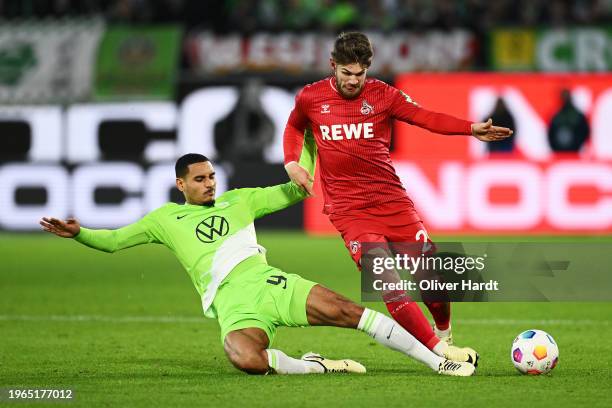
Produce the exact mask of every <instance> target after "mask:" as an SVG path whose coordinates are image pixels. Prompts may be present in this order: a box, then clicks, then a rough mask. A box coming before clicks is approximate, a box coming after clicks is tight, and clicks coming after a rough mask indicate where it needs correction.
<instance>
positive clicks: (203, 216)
mask: <svg viewBox="0 0 612 408" xmlns="http://www.w3.org/2000/svg"><path fill="white" fill-rule="evenodd" d="M315 162H316V145H315V142H314V138H313V137H312V135H311V134H308V135H307V136H306V137H305V138H304V148H303V149H302V156H301V157H300V164H301V165H302V166H304V167H305V168H306V169H308V171H309V172H310V173H311V174H314V168H315ZM306 197H307V193H306V192H305V191H304V190H302V189H301V188H300V187H299V186H298V185H297V184H295V183H293V182H288V183H285V184H280V185H276V186H272V187H265V188H241V189H236V190H231V191H228V192H226V193H224V194H222V195H221V196H219V197H218V198H217V199H216V201H215V204H214V205H213V206H202V205H192V204H182V205H181V204H176V203H168V204H166V205H164V206H162V207H160V208H158V209H156V210H154V211H152V212H150V213H148V214H146V215H145V216H144V217H143V218H141V219H140V220H138V221H137V222H135V223H133V224H130V225H127V226H125V227H122V228H119V229H115V230H92V229H88V228H84V227H81V231H80V233H79V234H78V235H77V236H76V237H75V239H76V240H77V241H79V242H80V243H82V244H84V245H87V246H89V247H92V248H95V249H98V250H102V251H106V252H115V251H118V250H120V249H124V248H129V247H133V246H135V245H141V244H147V243H157V244H163V245H164V246H166V247H168V248H169V249H170V250H171V251H172V252H173V253H174V254H175V255H176V257H177V258H178V260H179V261H180V263H181V264H182V265H183V267H184V268H185V270H186V271H187V273H188V274H189V276H190V277H191V280H192V281H193V284H194V285H195V288H196V290H197V291H198V293H199V294H200V296H201V298H202V308H203V310H204V314H205V315H206V316H208V317H213V318H215V317H216V316H215V312H214V309H213V308H211V307H210V306H211V304H212V301H213V299H214V297H215V294H216V292H217V288H218V287H219V285H220V284H221V282H222V281H223V279H224V278H225V277H226V276H227V275H228V274H229V273H230V272H231V271H232V269H234V267H236V265H238V264H239V263H240V262H242V261H244V260H245V259H247V258H249V257H255V258H256V259H260V261H261V263H266V258H265V251H266V250H265V248H264V247H262V246H261V245H259V244H258V243H257V237H256V234H255V226H254V223H253V221H254V220H255V219H257V218H260V217H263V216H264V215H268V214H270V213H273V212H275V211H279V210H282V209H284V208H286V207H288V206H290V205H292V204H295V203H297V202H299V201H301V200H303V199H304V198H306Z"/></svg>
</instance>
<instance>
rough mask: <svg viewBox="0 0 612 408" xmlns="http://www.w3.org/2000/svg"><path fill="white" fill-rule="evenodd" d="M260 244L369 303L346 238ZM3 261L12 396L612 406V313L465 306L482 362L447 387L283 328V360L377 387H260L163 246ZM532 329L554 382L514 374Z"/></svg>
mask: <svg viewBox="0 0 612 408" xmlns="http://www.w3.org/2000/svg"><path fill="white" fill-rule="evenodd" d="M259 239H260V243H261V244H262V245H264V246H266V247H267V248H268V260H269V261H270V263H271V264H272V265H275V266H277V267H280V268H282V269H284V270H286V271H287V272H294V273H299V274H301V275H302V276H304V277H307V278H309V279H312V280H315V281H318V282H320V283H322V284H324V285H326V286H328V287H330V288H332V289H334V290H337V291H339V292H341V293H343V294H345V295H347V296H349V297H350V298H352V299H354V300H359V278H358V273H357V271H356V270H355V268H354V266H353V264H352V262H351V260H350V258H349V256H348V254H347V253H346V249H345V248H344V247H343V244H342V242H341V241H340V239H338V238H310V237H307V236H305V235H303V234H300V233H260V234H259ZM607 241H610V239H609V238H608V239H607ZM0 261H1V263H0V269H1V272H0V388H4V390H3V391H2V392H3V393H4V395H6V388H19V389H37V388H38V389H43V388H47V389H48V388H55V389H63V388H71V389H73V390H74V396H75V399H74V400H73V401H72V402H67V403H68V404H69V406H86V407H92V406H112V407H115V406H130V407H139V406H144V407H152V406H155V407H157V406H236V405H244V406H248V407H259V406H266V407H271V406H283V407H299V406H322V407H324V406H330V407H331V406H333V407H343V406H347V407H349V406H350V407H366V406H369V407H375V406H385V407H390V406H411V407H428V406H433V407H455V406H459V407H461V406H471V407H474V406H476V407H478V406H495V407H500V406H508V407H513V408H515V407H516V406H530V407H532V406H533V407H535V406H557V407H559V406H562V407H565V406H587V405H588V406H594V407H595V406H602V407H603V406H606V407H607V406H610V405H609V404H610V397H611V395H610V394H611V392H610V385H611V384H612V371H611V368H610V367H611V365H612V340H611V339H612V324H611V322H612V320H611V319H612V317H611V316H612V303H486V304H485V303H480V304H478V303H463V304H455V305H454V309H453V319H454V320H453V325H454V326H453V331H454V336H455V340H456V342H457V343H459V344H462V345H463V344H464V345H469V346H472V347H474V348H475V349H477V350H478V351H479V352H480V354H481V356H482V359H481V364H480V366H479V368H478V373H477V376H475V377H472V378H449V377H441V376H438V375H436V374H435V373H433V372H431V371H430V370H429V369H427V368H426V367H425V366H422V365H420V364H418V363H416V362H414V361H412V360H410V359H408V358H406V357H404V356H403V355H401V354H399V353H396V352H393V351H390V350H386V349H385V348H383V347H382V346H380V345H378V344H377V343H375V342H374V341H373V340H372V339H370V338H369V337H367V336H366V335H365V334H363V333H359V332H357V331H351V330H343V329H336V328H297V329H296V328H294V329H290V328H281V329H280V330H279V333H278V335H277V339H276V343H275V347H277V348H280V349H282V350H284V351H285V352H286V353H287V354H289V355H292V356H300V355H301V354H302V353H304V352H307V351H311V350H313V351H317V352H320V353H323V354H325V355H328V356H330V357H350V358H353V359H355V360H358V361H360V362H362V363H363V364H364V365H365V366H366V367H367V368H368V374H366V375H363V376H348V375H318V376H315V375H311V376H265V377H263V376H262V377H257V376H248V375H246V374H242V373H240V372H239V371H237V370H235V369H234V368H233V367H232V366H231V365H230V364H229V362H227V360H226V359H225V356H224V354H223V350H222V347H221V344H220V340H219V328H218V326H217V323H216V322H215V321H213V320H209V319H206V318H204V317H203V316H202V314H201V306H200V300H199V298H198V296H197V293H196V292H195V289H194V288H193V287H192V284H191V281H190V279H189V278H188V276H187V274H186V273H185V272H184V271H183V270H182V269H181V267H180V265H179V264H178V262H177V261H176V260H175V259H174V257H173V256H172V254H171V253H170V252H169V251H168V250H166V249H165V248H163V247H161V246H157V245H147V246H142V247H138V248H132V249H128V250H125V251H122V252H119V253H116V254H113V255H109V254H104V253H100V252H96V251H94V250H91V249H89V248H85V247H83V246H81V245H79V244H78V243H76V242H72V241H71V240H66V239H60V238H56V237H52V236H44V235H42V234H2V235H0ZM368 306H369V307H373V308H376V309H378V310H384V306H383V305H381V304H368ZM426 314H427V312H426ZM529 328H538V329H542V330H546V331H548V332H549V333H550V334H552V335H553V336H554V338H555V340H556V341H557V343H558V344H559V349H560V362H559V365H558V367H557V368H556V369H555V370H554V371H553V372H552V374H551V375H547V376H540V377H527V376H522V375H519V374H518V373H517V372H516V371H515V369H514V367H513V366H512V364H511V362H510V358H509V354H510V350H509V349H510V345H511V342H512V340H513V338H514V337H515V336H516V335H517V334H518V333H519V332H521V331H523V330H526V329H529ZM41 403H42V404H44V402H31V405H34V406H38V405H40V404H41ZM0 404H6V405H13V403H11V402H7V401H6V400H4V401H3V402H0ZM25 404H28V402H25ZM28 405H30V404H28ZM18 406H24V403H19V404H18Z"/></svg>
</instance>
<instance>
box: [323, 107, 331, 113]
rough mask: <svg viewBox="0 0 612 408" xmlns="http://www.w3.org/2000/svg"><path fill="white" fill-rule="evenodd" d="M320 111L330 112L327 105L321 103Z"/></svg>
mask: <svg viewBox="0 0 612 408" xmlns="http://www.w3.org/2000/svg"><path fill="white" fill-rule="evenodd" d="M321 113H331V112H330V110H329V105H321Z"/></svg>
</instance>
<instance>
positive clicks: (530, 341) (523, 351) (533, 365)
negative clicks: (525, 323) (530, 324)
mask: <svg viewBox="0 0 612 408" xmlns="http://www.w3.org/2000/svg"><path fill="white" fill-rule="evenodd" d="M510 359H511V360H512V363H513V364H514V366H515V367H516V369H517V370H519V371H520V372H521V373H523V374H531V375H539V374H546V373H548V372H550V370H552V369H553V368H555V366H556V365H557V363H558V362H559V347H557V343H556V342H555V340H554V339H553V338H552V336H551V335H550V334H548V333H546V332H545V331H542V330H536V329H532V330H526V331H524V332H522V333H521V334H519V335H518V336H516V338H515V339H514V341H513V342H512V349H511V350H510Z"/></svg>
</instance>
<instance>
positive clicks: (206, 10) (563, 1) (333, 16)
mask: <svg viewBox="0 0 612 408" xmlns="http://www.w3.org/2000/svg"><path fill="white" fill-rule="evenodd" d="M0 15H1V16H2V17H3V18H6V19H17V18H32V17H35V18H44V17H76V16H93V15H98V16H99V15H103V16H105V17H106V19H107V20H108V21H111V22H126V23H151V22H152V23H170V22H175V23H182V24H184V25H185V26H186V27H187V28H203V29H210V30H213V31H215V32H218V33H225V32H243V33H250V32H254V31H262V30H263V31H272V32H277V31H286V30H289V31H301V30H329V31H336V30H340V29H353V28H359V29H370V30H372V29H376V30H383V31H390V30H398V29H410V30H419V29H429V28H438V29H445V28H456V27H465V28H471V29H474V30H477V31H480V30H482V29H487V28H490V27H495V26H500V25H504V26H527V27H529V26H533V25H546V26H551V27H556V26H580V25H606V24H610V23H612V0H495V1H487V0H355V1H348V0H249V1H246V0H216V1H215V0H213V1H208V0H0Z"/></svg>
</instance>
